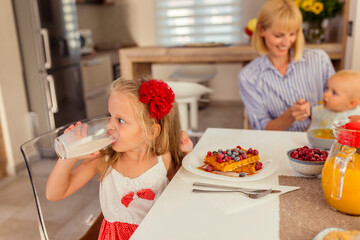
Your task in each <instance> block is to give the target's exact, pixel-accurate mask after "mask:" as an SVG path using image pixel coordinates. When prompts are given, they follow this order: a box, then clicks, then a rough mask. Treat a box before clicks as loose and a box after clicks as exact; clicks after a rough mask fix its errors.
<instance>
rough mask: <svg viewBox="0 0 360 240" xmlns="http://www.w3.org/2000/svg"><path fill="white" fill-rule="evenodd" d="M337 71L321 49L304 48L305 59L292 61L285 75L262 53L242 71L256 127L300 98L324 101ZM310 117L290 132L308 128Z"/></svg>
mask: <svg viewBox="0 0 360 240" xmlns="http://www.w3.org/2000/svg"><path fill="white" fill-rule="evenodd" d="M333 74H335V70H334V67H333V65H332V63H331V60H330V58H329V56H328V55H327V54H326V53H325V52H324V51H323V50H320V49H304V52H303V56H302V58H301V59H300V60H299V61H297V62H292V61H291V62H290V63H289V65H288V69H287V72H286V75H285V77H284V76H283V75H282V74H281V73H280V72H279V71H278V70H277V69H276V68H275V67H274V65H273V64H272V63H271V61H270V60H269V58H268V57H267V56H259V57H257V58H256V59H254V60H253V61H251V62H250V63H249V64H248V65H246V66H245V67H244V68H243V69H242V70H241V71H240V73H239V76H238V77H239V89H240V96H241V98H242V100H243V102H244V105H245V108H246V111H247V113H248V115H249V120H250V124H251V126H252V128H254V129H265V126H266V124H267V123H268V122H269V121H270V120H272V119H275V118H278V117H279V116H280V115H282V114H283V113H284V112H285V111H286V110H287V109H288V108H290V107H291V106H292V105H293V104H294V103H295V102H296V101H297V100H298V99H300V98H303V99H305V100H306V101H308V102H310V103H316V102H317V101H320V100H322V95H323V92H324V89H325V86H326V83H327V80H328V79H329V77H331V76H332V75H333ZM308 125H309V120H305V121H303V122H299V121H296V122H294V123H293V124H292V125H291V126H290V128H289V129H288V130H289V131H304V130H305V129H306V127H307V126H308Z"/></svg>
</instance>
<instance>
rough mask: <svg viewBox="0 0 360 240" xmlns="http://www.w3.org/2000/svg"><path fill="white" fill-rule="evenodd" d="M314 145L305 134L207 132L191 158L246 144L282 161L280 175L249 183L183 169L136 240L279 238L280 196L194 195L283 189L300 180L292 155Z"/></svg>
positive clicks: (137, 231) (261, 156) (140, 228)
mask: <svg viewBox="0 0 360 240" xmlns="http://www.w3.org/2000/svg"><path fill="white" fill-rule="evenodd" d="M308 144H309V143H308V141H307V138H306V134H305V133H303V132H283V131H257V130H238V129H236V130H235V129H218V128H217V129H215V128H209V129H207V130H206V132H205V133H204V135H203V136H202V138H201V139H200V140H199V142H198V143H197V144H196V146H195V148H194V150H193V151H192V152H191V153H190V154H188V155H187V156H186V158H194V157H197V156H205V154H206V151H212V150H217V149H219V148H222V149H227V148H234V147H236V146H237V145H240V146H242V147H243V148H245V149H247V148H250V147H252V148H255V149H258V150H259V153H260V158H261V160H266V159H272V160H275V162H276V161H277V163H278V168H277V170H276V171H275V172H274V173H273V174H272V175H270V176H268V177H265V178H263V179H259V180H255V181H250V182H249V181H246V182H244V181H241V180H239V181H226V180H219V179H213V178H207V177H204V176H200V175H198V174H194V173H191V172H189V171H187V170H186V169H184V167H181V168H180V170H179V171H178V172H177V174H176V175H175V177H174V178H173V179H172V181H171V182H170V183H169V185H168V187H167V188H166V189H165V191H164V192H163V193H162V195H161V196H160V198H159V199H158V201H157V202H156V203H155V205H154V206H153V208H152V209H151V210H150V212H149V213H148V215H147V216H146V217H145V219H144V220H143V222H142V223H141V224H140V226H139V227H138V229H137V230H136V231H135V233H134V235H133V236H132V238H131V239H135V240H136V239H140V240H143V239H156V240H162V239H164V240H169V239H172V240H176V239H181V240H183V239H206V240H211V239H247V240H250V239H279V197H278V194H270V195H268V196H266V197H264V198H262V199H249V198H247V197H244V196H243V195H241V194H238V193H225V194H223V193H220V194H218V193H210V194H199V193H193V192H192V191H191V190H192V183H193V182H196V181H197V182H207V183H216V184H226V185H232V186H244V187H254V186H260V185H261V186H266V185H278V176H279V175H288V176H298V175H297V173H296V172H295V171H293V170H292V168H291V167H290V164H289V161H288V158H287V155H286V153H287V151H288V150H290V149H293V148H297V147H301V146H304V145H308ZM206 149H207V150H206ZM199 154H200V155H199ZM279 187H280V186H279ZM274 189H276V187H275V188H274Z"/></svg>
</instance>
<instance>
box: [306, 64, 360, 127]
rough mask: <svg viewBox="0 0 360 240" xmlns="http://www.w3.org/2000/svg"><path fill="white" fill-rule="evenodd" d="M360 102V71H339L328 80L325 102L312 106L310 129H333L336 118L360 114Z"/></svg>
mask: <svg viewBox="0 0 360 240" xmlns="http://www.w3.org/2000/svg"><path fill="white" fill-rule="evenodd" d="M359 103H360V72H357V71H354V70H342V71H339V72H337V73H336V74H335V75H333V76H332V77H330V78H329V80H328V82H327V85H326V89H325V92H324V94H323V104H320V105H316V106H312V107H311V123H310V125H309V128H308V129H309V130H310V129H318V128H329V129H331V128H332V124H333V122H334V121H335V120H339V119H346V118H348V117H349V116H351V115H360V107H359ZM309 107H310V105H309ZM309 112H310V109H309Z"/></svg>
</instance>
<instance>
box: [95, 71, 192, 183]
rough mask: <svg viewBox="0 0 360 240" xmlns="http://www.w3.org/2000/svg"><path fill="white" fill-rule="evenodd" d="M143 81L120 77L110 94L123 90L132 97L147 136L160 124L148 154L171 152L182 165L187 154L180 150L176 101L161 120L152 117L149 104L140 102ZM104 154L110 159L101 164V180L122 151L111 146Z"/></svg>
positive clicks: (175, 161) (174, 160)
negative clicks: (158, 131) (155, 125)
mask: <svg viewBox="0 0 360 240" xmlns="http://www.w3.org/2000/svg"><path fill="white" fill-rule="evenodd" d="M143 82H146V80H143V79H141V80H129V79H125V78H119V79H117V80H115V81H114V82H112V84H111V88H110V94H112V93H115V92H121V93H122V94H125V95H127V96H129V97H130V98H131V99H132V106H133V107H134V109H135V113H136V115H135V117H136V120H137V122H138V123H139V125H140V126H141V127H142V129H143V130H144V132H145V136H146V137H147V136H149V135H150V134H151V133H150V131H151V129H152V126H153V125H154V124H159V125H160V127H161V131H160V134H159V136H157V137H156V138H154V139H152V140H151V142H150V143H149V149H148V154H152V155H155V156H159V155H163V154H164V153H166V152H170V154H171V159H172V162H173V164H174V167H175V169H177V168H178V167H180V166H181V161H182V159H183V157H184V155H185V154H184V153H183V152H181V151H180V137H181V125H180V117H179V111H178V108H177V104H176V101H174V102H173V104H172V105H173V107H172V109H171V111H170V113H168V114H167V115H165V116H164V117H163V118H162V119H161V120H157V119H155V118H151V117H150V111H149V107H148V105H147V104H144V103H142V102H140V87H141V84H142V83H143ZM103 154H105V157H106V158H108V160H107V161H105V162H104V163H103V164H102V165H101V166H100V180H102V179H103V178H104V176H105V175H106V172H107V169H108V168H109V166H113V165H114V164H115V163H116V162H117V161H118V160H119V158H120V157H121V154H122V153H120V152H116V151H114V150H113V149H112V148H111V147H109V148H108V149H107V150H105V151H104V152H103Z"/></svg>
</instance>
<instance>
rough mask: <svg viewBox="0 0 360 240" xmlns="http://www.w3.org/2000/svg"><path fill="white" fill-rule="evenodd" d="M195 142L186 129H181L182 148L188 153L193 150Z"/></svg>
mask: <svg viewBox="0 0 360 240" xmlns="http://www.w3.org/2000/svg"><path fill="white" fill-rule="evenodd" d="M193 147H194V144H193V142H192V141H191V139H190V138H189V136H188V135H187V133H186V132H185V131H181V138H180V150H181V151H182V152H183V153H185V154H188V153H189V152H191V151H192V150H193Z"/></svg>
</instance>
